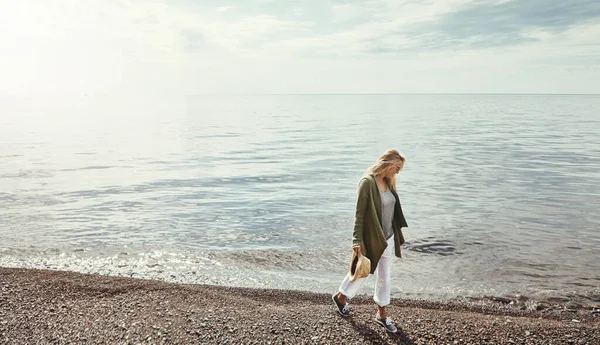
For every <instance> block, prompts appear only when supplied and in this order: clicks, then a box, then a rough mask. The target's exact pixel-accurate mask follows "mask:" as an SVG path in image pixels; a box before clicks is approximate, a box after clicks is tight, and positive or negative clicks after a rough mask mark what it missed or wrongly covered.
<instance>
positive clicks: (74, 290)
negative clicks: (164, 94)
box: [0, 267, 600, 345]
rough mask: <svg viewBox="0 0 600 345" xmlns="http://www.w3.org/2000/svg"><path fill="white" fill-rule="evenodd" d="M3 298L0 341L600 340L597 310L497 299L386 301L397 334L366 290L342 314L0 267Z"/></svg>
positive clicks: (145, 283)
mask: <svg viewBox="0 0 600 345" xmlns="http://www.w3.org/2000/svg"><path fill="white" fill-rule="evenodd" d="M0 302H1V303H0V343H6V344H21V343H35V344H37V343H40V344H46V343H59V344H69V343H82V342H83V343H88V344H127V343H135V344H137V343H142V344H191V343H205V344H222V343H229V344H242V343H243V344H268V343H269V342H270V343H271V344H346V343H347V344H357V343H358V344H372V343H376V344H377V343H379V344H448V343H449V344H483V343H485V344H503V343H506V344H509V343H511V341H512V343H519V344H548V343H550V342H552V343H558V344H563V343H565V344H569V343H573V344H590V345H593V344H600V315H598V313H596V312H594V311H591V310H589V309H580V310H574V309H565V308H563V309H554V308H550V307H549V308H544V309H541V310H535V308H525V309H522V306H523V304H521V305H519V303H513V304H510V302H511V300H509V299H505V300H499V299H498V298H488V299H486V298H482V299H479V300H477V301H474V302H473V301H469V300H468V299H464V300H460V301H458V300H451V301H446V302H439V301H427V300H410V299H401V298H392V304H391V306H390V307H389V308H388V310H389V311H388V313H389V315H390V316H391V317H392V318H393V320H394V321H395V323H396V324H397V326H398V328H399V332H398V333H397V334H395V335H388V334H387V333H386V332H385V331H384V330H383V328H382V327H381V326H378V325H376V324H375V323H374V322H373V316H374V312H375V308H374V304H373V302H372V300H371V299H370V297H369V296H367V295H360V296H358V297H356V298H354V299H353V300H352V301H351V308H352V309H351V310H352V315H351V317H349V318H348V319H342V318H341V317H340V316H339V315H338V314H337V312H336V311H335V309H334V307H333V304H332V302H331V299H330V295H329V294H323V293H321V294H320V293H312V292H302V291H291V290H267V289H250V288H233V287H225V286H212V285H195V284H176V283H167V282H162V281H155V280H145V279H138V278H126V277H113V276H102V275H90V274H81V273H75V272H67V271H54V270H36V269H22V268H4V267H0ZM513 302H514V301H513Z"/></svg>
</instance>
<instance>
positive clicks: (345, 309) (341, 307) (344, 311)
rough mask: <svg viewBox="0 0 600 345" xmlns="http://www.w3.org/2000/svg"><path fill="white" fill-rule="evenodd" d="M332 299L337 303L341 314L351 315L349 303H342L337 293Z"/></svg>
mask: <svg viewBox="0 0 600 345" xmlns="http://www.w3.org/2000/svg"><path fill="white" fill-rule="evenodd" d="M331 299H332V300H333V303H335V306H336V308H337V310H338V313H340V315H342V316H343V317H347V316H348V315H350V306H349V305H348V303H346V304H342V303H341V302H340V301H339V300H338V297H337V293H335V294H333V296H331Z"/></svg>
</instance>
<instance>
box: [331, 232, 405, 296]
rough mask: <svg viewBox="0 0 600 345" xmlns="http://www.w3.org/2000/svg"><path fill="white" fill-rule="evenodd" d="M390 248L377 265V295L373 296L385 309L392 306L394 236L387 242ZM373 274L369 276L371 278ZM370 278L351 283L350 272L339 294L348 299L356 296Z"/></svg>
mask: <svg viewBox="0 0 600 345" xmlns="http://www.w3.org/2000/svg"><path fill="white" fill-rule="evenodd" d="M387 243H388V246H387V247H386V248H385V251H384V252H383V254H382V255H381V258H380V259H379V263H377V268H375V276H376V278H377V280H376V281H375V293H374V295H373V300H374V301H375V303H377V305H379V306H380V307H385V306H386V305H388V304H390V294H391V293H392V279H391V272H390V268H391V267H390V266H391V264H392V258H393V256H394V236H392V237H390V238H389V239H388V240H387ZM370 276H371V274H370V275H369V277H370ZM367 278H368V277H365V278H357V279H356V280H355V281H353V282H351V281H350V272H348V274H346V277H345V278H344V280H343V281H342V284H341V285H340V288H339V289H338V291H339V292H341V293H342V294H344V296H346V297H348V298H352V297H354V296H355V295H356V293H357V292H358V291H359V290H360V288H361V287H362V286H363V284H364V283H365V282H366V281H367Z"/></svg>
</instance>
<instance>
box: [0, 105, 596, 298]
mask: <svg viewBox="0 0 600 345" xmlns="http://www.w3.org/2000/svg"><path fill="white" fill-rule="evenodd" d="M26 101H27V100H23V99H19V100H16V99H2V100H1V101H0V109H1V111H0V210H1V213H0V215H1V218H0V265H2V266H9V267H38V268H52V269H66V270H73V271H80V272H91V273H100V274H111V275H124V276H134V277H147V278H153V279H163V280H168V281H177V282H187V283H209V284H224V285H234V286H249V287H270V288H284V289H298V290H310V291H320V292H332V291H333V290H334V289H335V288H336V287H337V286H338V284H339V283H340V281H341V279H342V278H343V275H344V271H345V269H346V268H347V261H348V259H349V255H350V252H351V251H350V245H351V233H352V223H353V215H354V203H355V198H356V186H357V183H358V180H359V179H360V177H361V175H362V174H363V173H364V171H365V170H366V169H367V167H368V166H369V165H371V164H372V163H373V162H374V161H375V160H376V158H377V157H378V155H379V154H380V153H381V152H383V151H384V150H386V149H388V148H397V149H399V150H400V151H401V152H403V153H404V154H405V155H406V156H407V158H408V160H407V163H406V165H405V170H404V171H403V172H402V173H401V174H400V175H399V179H398V190H399V194H400V198H401V201H402V204H403V208H404V213H405V215H406V218H407V221H408V224H409V228H405V229H404V234H405V237H406V239H407V244H406V245H405V247H404V251H403V255H404V258H403V259H401V260H396V261H395V266H394V268H393V284H394V290H393V294H394V295H395V296H407V297H411V298H451V297H455V296H482V295H511V296H514V295H525V296H528V297H531V298H538V299H539V298H549V297H559V298H565V300H569V301H575V302H578V303H584V304H597V303H598V302H600V260H599V259H598V258H599V257H600V215H599V214H598V208H599V206H600V114H599V110H600V96H556V95H552V96H550V95H547V96H545V95H380V96H377V95H322V96H317V95H302V96H210V97H209V96H198V97H189V98H181V99H152V100H143V101H133V100H111V99H102V98H98V97H96V98H94V97H89V98H84V97H80V98H78V99H74V100H72V101H71V102H58V101H56V100H52V99H45V100H44V99H41V100H30V101H31V102H29V103H28V102H26ZM372 283H373V282H372V281H371V282H370V284H371V285H369V286H368V287H369V288H366V289H364V290H363V292H364V293H369V294H370V293H371V292H372V289H371V287H372V286H373V285H372Z"/></svg>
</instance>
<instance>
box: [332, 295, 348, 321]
mask: <svg viewBox="0 0 600 345" xmlns="http://www.w3.org/2000/svg"><path fill="white" fill-rule="evenodd" d="M331 300H332V301H333V304H335V309H337V311H338V314H340V315H341V316H342V317H348V316H350V314H342V311H341V310H340V307H338V304H337V302H336V301H335V295H333V296H331Z"/></svg>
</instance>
